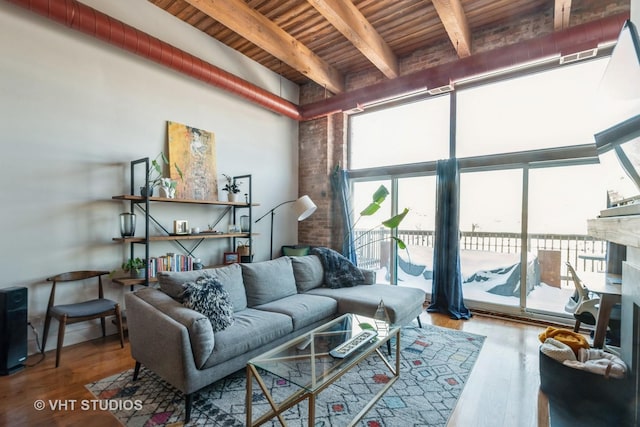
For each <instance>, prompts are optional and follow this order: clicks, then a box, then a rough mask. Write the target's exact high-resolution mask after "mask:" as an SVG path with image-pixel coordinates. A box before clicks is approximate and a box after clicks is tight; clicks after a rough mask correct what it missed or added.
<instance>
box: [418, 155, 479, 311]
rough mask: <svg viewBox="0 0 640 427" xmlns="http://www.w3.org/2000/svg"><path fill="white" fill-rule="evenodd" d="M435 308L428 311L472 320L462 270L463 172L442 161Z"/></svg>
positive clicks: (449, 161) (450, 161)
mask: <svg viewBox="0 0 640 427" xmlns="http://www.w3.org/2000/svg"><path fill="white" fill-rule="evenodd" d="M437 173H438V177H437V183H436V187H437V188H436V235H435V241H434V250H433V268H434V271H433V282H432V285H431V286H432V288H431V293H432V296H431V304H430V305H429V308H428V309H427V311H430V312H440V313H445V314H448V315H450V316H451V317H452V318H453V319H469V318H470V317H471V316H472V314H471V312H470V311H469V310H468V309H467V308H466V307H465V305H464V301H463V297H462V273H461V270H460V172H459V170H458V160H457V159H447V160H439V161H438V164H437Z"/></svg>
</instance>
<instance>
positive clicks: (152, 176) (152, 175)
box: [140, 151, 183, 197]
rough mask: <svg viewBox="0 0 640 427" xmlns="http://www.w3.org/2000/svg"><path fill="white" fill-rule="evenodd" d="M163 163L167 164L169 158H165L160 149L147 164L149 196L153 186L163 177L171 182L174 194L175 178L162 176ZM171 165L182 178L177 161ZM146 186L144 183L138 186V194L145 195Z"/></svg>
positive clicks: (151, 194)
mask: <svg viewBox="0 0 640 427" xmlns="http://www.w3.org/2000/svg"><path fill="white" fill-rule="evenodd" d="M164 165H169V159H167V156H166V155H165V154H164V152H163V151H161V152H160V153H159V154H158V155H157V156H156V158H155V159H153V160H152V161H151V164H150V165H149V171H148V174H149V182H148V188H149V197H151V196H153V188H154V187H157V186H158V185H161V184H162V183H163V181H162V180H163V179H168V180H169V181H172V182H173V189H174V195H175V187H176V185H177V182H176V181H175V180H171V179H170V178H164V177H163V176H162V169H163V166H164ZM173 166H174V167H175V168H176V171H178V176H179V177H180V179H183V174H182V169H180V166H178V164H177V163H174V164H173ZM146 191H147V186H146V185H145V186H144V187H140V194H141V195H142V196H146V195H147V193H146Z"/></svg>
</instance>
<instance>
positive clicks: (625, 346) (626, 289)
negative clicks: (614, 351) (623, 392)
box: [620, 247, 640, 425]
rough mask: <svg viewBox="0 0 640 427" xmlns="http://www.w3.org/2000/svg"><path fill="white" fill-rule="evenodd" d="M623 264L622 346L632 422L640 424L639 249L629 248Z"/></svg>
mask: <svg viewBox="0 0 640 427" xmlns="http://www.w3.org/2000/svg"><path fill="white" fill-rule="evenodd" d="M627 258H628V260H627V261H626V262H624V263H623V266H622V325H621V334H622V339H621V342H620V346H621V347H620V350H621V352H622V359H623V360H624V361H625V363H626V364H627V366H628V367H629V369H630V371H631V379H632V383H633V388H632V392H633V399H632V402H634V403H633V406H634V407H633V408H632V416H633V421H634V423H633V425H640V407H639V405H638V402H640V375H639V371H640V249H638V248H632V247H628V248H627Z"/></svg>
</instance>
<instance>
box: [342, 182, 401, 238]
mask: <svg viewBox="0 0 640 427" xmlns="http://www.w3.org/2000/svg"><path fill="white" fill-rule="evenodd" d="M388 195H389V190H387V187H385V186H384V185H380V187H378V189H377V190H376V191H375V192H374V193H373V196H372V201H371V203H369V205H368V206H367V207H366V208H364V209H363V210H362V211H361V212H360V216H359V217H358V219H357V220H356V221H355V222H354V223H353V225H352V227H351V230H349V232H351V233H353V230H355V227H356V225H357V224H358V221H360V219H362V217H365V216H373V215H375V213H376V212H378V210H379V209H380V207H381V206H382V203H383V202H384V201H385V200H386V198H387V196H388ZM407 213H409V209H408V208H404V210H403V211H402V212H401V213H399V214H397V215H394V216H392V217H391V218H389V219H387V220H385V221H382V223H381V225H383V226H384V227H386V228H388V229H390V230H393V229H396V228H398V226H399V225H400V223H401V222H402V220H403V219H404V217H405V216H407ZM378 227H379V225H376V226H375V227H373V228H371V229H369V230H367V231H365V232H364V233H362V234H361V235H360V236H358V237H357V238H355V239H354V246H355V249H356V250H357V249H360V248H362V247H364V246H367V245H370V244H372V243H376V242H380V241H383V240H387V239H392V240H394V241H395V242H396V244H397V245H398V248H400V249H406V248H407V245H405V243H404V242H403V241H402V240H401V239H399V238H397V237H395V236H383V237H380V238H379V239H375V240H371V241H367V242H366V243H364V244H362V245H360V246H358V243H357V242H358V241H360V240H361V239H362V238H363V237H365V236H366V235H367V234H369V233H371V232H373V231H374V230H375V229H376V228H378Z"/></svg>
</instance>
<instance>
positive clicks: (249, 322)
mask: <svg viewBox="0 0 640 427" xmlns="http://www.w3.org/2000/svg"><path fill="white" fill-rule="evenodd" d="M292 331H293V322H292V321H291V318H290V317H289V316H286V315H284V314H280V313H273V312H269V311H262V310H255V309H252V308H247V309H246V310H242V311H241V312H237V313H235V321H234V322H233V325H231V326H229V327H228V328H227V329H225V330H224V331H220V332H217V333H216V334H215V335H216V346H215V348H214V349H213V352H212V353H211V356H210V357H209V359H208V360H207V361H206V363H205V364H204V368H205V369H206V368H209V367H211V366H214V365H216V364H218V363H222V362H224V361H227V360H229V359H231V358H233V357H235V356H238V355H241V354H245V353H247V352H249V351H251V350H253V349H256V348H258V347H261V346H263V345H265V344H268V343H270V342H272V341H275V340H277V339H278V338H280V337H283V336H285V335H287V334H289V333H291V332H292Z"/></svg>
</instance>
